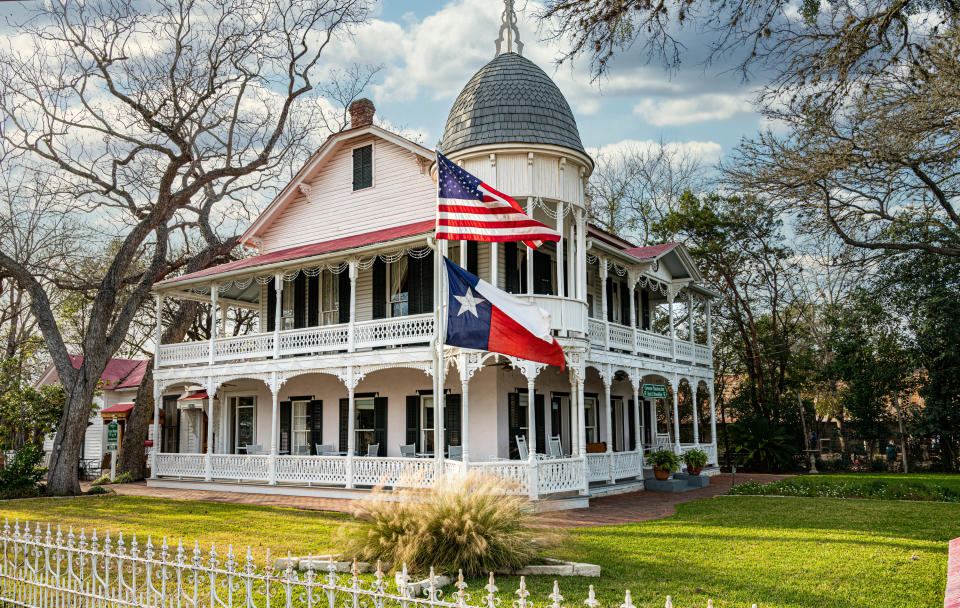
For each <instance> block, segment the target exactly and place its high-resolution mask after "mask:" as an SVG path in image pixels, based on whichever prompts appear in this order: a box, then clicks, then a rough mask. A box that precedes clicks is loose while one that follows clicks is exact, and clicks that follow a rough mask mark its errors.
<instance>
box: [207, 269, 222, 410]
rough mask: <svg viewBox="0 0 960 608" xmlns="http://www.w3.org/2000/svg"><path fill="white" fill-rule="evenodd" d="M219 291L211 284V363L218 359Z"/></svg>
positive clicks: (214, 284)
mask: <svg viewBox="0 0 960 608" xmlns="http://www.w3.org/2000/svg"><path fill="white" fill-rule="evenodd" d="M218 291H219V289H218V288H217V284H216V283H213V284H211V285H210V361H209V363H210V365H213V363H214V362H215V361H216V359H217V312H218V311H219V308H220V307H219V305H218V304H217V296H218V295H219V294H218ZM207 426H209V425H207Z"/></svg>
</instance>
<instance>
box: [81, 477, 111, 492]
mask: <svg viewBox="0 0 960 608" xmlns="http://www.w3.org/2000/svg"><path fill="white" fill-rule="evenodd" d="M101 479H102V478H101ZM110 493H111V491H110V490H108V489H107V488H105V487H103V486H102V485H97V486H93V487H92V488H90V489H89V490H87V494H90V495H95V494H110Z"/></svg>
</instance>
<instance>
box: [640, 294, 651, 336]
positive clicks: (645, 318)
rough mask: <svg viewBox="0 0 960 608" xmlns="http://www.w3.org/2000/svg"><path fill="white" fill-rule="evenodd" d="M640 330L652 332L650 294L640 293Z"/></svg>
mask: <svg viewBox="0 0 960 608" xmlns="http://www.w3.org/2000/svg"><path fill="white" fill-rule="evenodd" d="M640 328H641V329H645V330H647V331H650V292H649V291H646V290H643V291H641V292H640Z"/></svg>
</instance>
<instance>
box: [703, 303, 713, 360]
mask: <svg viewBox="0 0 960 608" xmlns="http://www.w3.org/2000/svg"><path fill="white" fill-rule="evenodd" d="M704 308H706V313H707V346H709V347H710V355H711V357H712V356H713V327H712V325H713V319H712V315H711V313H710V300H709V299H708V300H707V302H706V304H704ZM711 363H712V361H711Z"/></svg>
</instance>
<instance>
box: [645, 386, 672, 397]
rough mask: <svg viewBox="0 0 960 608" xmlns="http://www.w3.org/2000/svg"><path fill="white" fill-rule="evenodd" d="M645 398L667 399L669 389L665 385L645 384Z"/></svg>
mask: <svg viewBox="0 0 960 608" xmlns="http://www.w3.org/2000/svg"><path fill="white" fill-rule="evenodd" d="M643 398H644V399H666V398H667V387H666V385H664V384H644V385H643Z"/></svg>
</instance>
